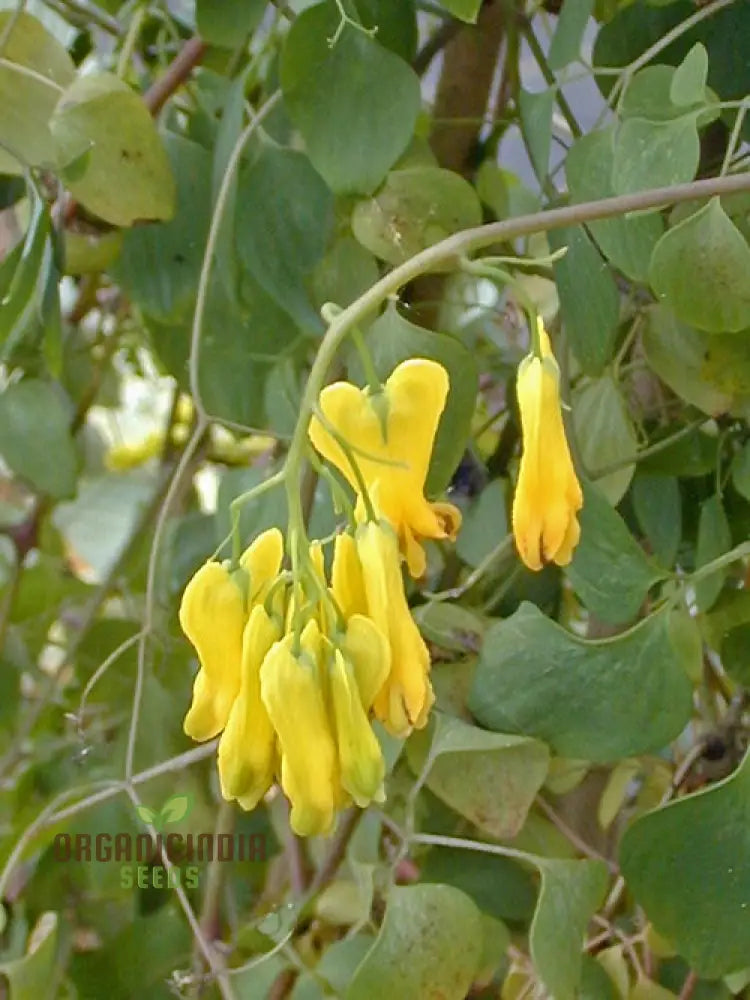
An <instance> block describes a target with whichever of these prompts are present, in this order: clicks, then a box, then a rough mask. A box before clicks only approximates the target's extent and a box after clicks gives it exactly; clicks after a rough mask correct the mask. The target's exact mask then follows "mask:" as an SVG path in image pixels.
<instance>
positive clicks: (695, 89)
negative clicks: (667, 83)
mask: <svg viewBox="0 0 750 1000" xmlns="http://www.w3.org/2000/svg"><path fill="white" fill-rule="evenodd" d="M707 77H708V52H707V51H706V47H705V45H702V44H701V43H700V42H696V43H695V45H694V46H693V47H692V49H691V50H690V51H689V52H688V54H687V55H686V56H685V58H684V59H683V60H682V62H681V63H680V65H679V66H678V67H677V69H676V70H675V72H674V76H673V78H672V85H671V87H670V90H669V96H670V98H671V99H672V101H673V102H674V103H675V104H679V105H681V106H688V107H689V106H690V105H692V104H699V103H700V102H701V101H702V100H703V98H704V95H705V92H706V79H707Z"/></svg>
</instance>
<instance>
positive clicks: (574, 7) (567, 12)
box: [547, 0, 594, 72]
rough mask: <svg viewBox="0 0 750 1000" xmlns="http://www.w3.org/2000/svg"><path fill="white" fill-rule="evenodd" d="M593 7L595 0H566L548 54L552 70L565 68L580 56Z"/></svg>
mask: <svg viewBox="0 0 750 1000" xmlns="http://www.w3.org/2000/svg"><path fill="white" fill-rule="evenodd" d="M593 9H594V0H565V2H564V3H563V6H562V10H561V11H560V16H559V17H558V19H557V27H556V28H555V33H554V35H553V36H552V42H551V44H550V47H549V53H548V55H547V62H548V63H549V68H550V69H551V70H553V71H555V72H556V71H557V70H560V69H564V68H565V67H566V66H567V65H568V64H569V63H572V62H573V61H574V60H576V59H577V58H578V56H579V55H580V52H581V42H582V41H583V33H584V31H585V30H586V25H587V24H588V22H589V18H590V17H591V13H592V11H593Z"/></svg>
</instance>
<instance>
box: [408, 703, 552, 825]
mask: <svg viewBox="0 0 750 1000" xmlns="http://www.w3.org/2000/svg"><path fill="white" fill-rule="evenodd" d="M430 735H432V742H431V743H430ZM407 754H408V758H409V764H410V765H411V767H412V770H413V771H414V772H415V773H416V774H419V773H421V771H422V770H423V768H424V767H425V763H426V761H427V760H428V754H429V760H430V761H431V762H432V763H431V764H429V765H428V771H427V787H428V788H429V789H430V791H432V792H433V793H434V794H435V795H437V797H438V798H439V799H441V800H442V801H443V802H445V803H446V805H449V806H450V807H451V808H452V809H454V810H455V811H456V812H458V813H460V814H461V815H462V816H465V817H466V818H467V819H468V820H470V821H471V822H472V823H473V824H474V825H475V826H477V827H478V828H479V829H481V830H483V831H484V832H485V833H488V834H490V835H491V836H492V837H495V838H497V839H504V838H511V837H515V836H516V834H517V833H519V831H520V830H521V828H522V826H523V824H524V822H525V820H526V816H527V814H528V811H529V809H530V808H531V806H532V804H533V802H534V797H535V795H536V794H537V792H538V791H539V789H540V788H541V786H542V784H543V783H544V779H545V777H546V776H547V767H548V765H549V751H548V749H547V747H546V746H545V745H544V744H543V743H540V742H539V741H538V740H533V739H528V738H527V737H525V736H505V735H502V734H500V733H488V732H485V731H484V730H483V729H478V728H477V727H476V726H471V725H469V724H468V723H466V722H463V721H462V720H461V719H457V718H453V717H452V716H448V715H442V714H437V715H436V716H435V722H434V724H433V727H432V728H431V730H430V731H429V732H424V731H422V732H417V733H415V734H414V735H413V736H412V738H411V740H410V741H409V742H408V743H407Z"/></svg>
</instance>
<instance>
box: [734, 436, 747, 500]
mask: <svg viewBox="0 0 750 1000" xmlns="http://www.w3.org/2000/svg"><path fill="white" fill-rule="evenodd" d="M732 483H733V484H734V488H735V489H736V490H737V492H738V493H739V494H740V495H741V496H743V497H744V498H745V499H746V500H750V441H746V442H745V444H744V445H743V446H742V448H741V449H740V450H739V451H738V452H737V454H736V455H735V456H734V459H733V460H732Z"/></svg>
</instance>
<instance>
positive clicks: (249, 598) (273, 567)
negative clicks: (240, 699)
mask: <svg viewBox="0 0 750 1000" xmlns="http://www.w3.org/2000/svg"><path fill="white" fill-rule="evenodd" d="M283 546H284V542H283V538H282V535H281V532H280V531H279V530H278V528H271V529H270V530H269V531H264V532H263V533H262V534H260V535H259V536H258V537H257V538H256V539H255V540H254V541H253V543H252V544H251V545H250V546H249V547H248V548H247V549H246V550H245V552H244V554H243V555H242V558H241V559H240V570H239V571H237V572H235V573H233V574H230V572H229V569H228V568H227V565H225V564H223V563H218V562H212V561H209V562H207V563H204V564H203V566H201V568H200V569H199V570H198V571H197V573H196V574H195V575H194V576H193V577H192V579H191V580H190V581H189V582H188V585H187V586H186V587H185V591H184V593H183V595H182V602H181V604H180V611H179V619H180V625H181V627H182V631H183V632H184V633H185V635H186V636H187V637H188V639H189V640H190V642H191V643H192V644H193V646H194V647H195V650H196V652H197V654H198V659H199V661H200V669H199V671H198V674H197V676H196V678H195V683H194V685H193V701H192V704H191V706H190V709H189V710H188V713H187V715H186V716H185V721H184V724H183V728H184V730H185V732H186V734H187V735H188V736H190V737H191V738H192V739H194V740H201V741H202V740H210V739H212V737H214V736H216V735H217V734H218V733H220V732H221V731H222V729H223V728H224V726H225V725H226V723H227V719H228V718H229V712H230V710H231V708H232V705H233V703H234V700H235V698H236V697H237V695H238V693H239V690H240V673H241V663H242V636H243V631H244V628H245V623H246V621H247V618H248V614H249V611H250V610H251V608H252V605H253V604H254V603H255V602H256V601H258V600H262V599H263V596H264V594H265V591H266V589H267V586H268V584H269V583H270V582H271V581H272V580H274V579H275V578H276V576H278V572H279V568H280V566H281V558H282V554H283Z"/></svg>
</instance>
